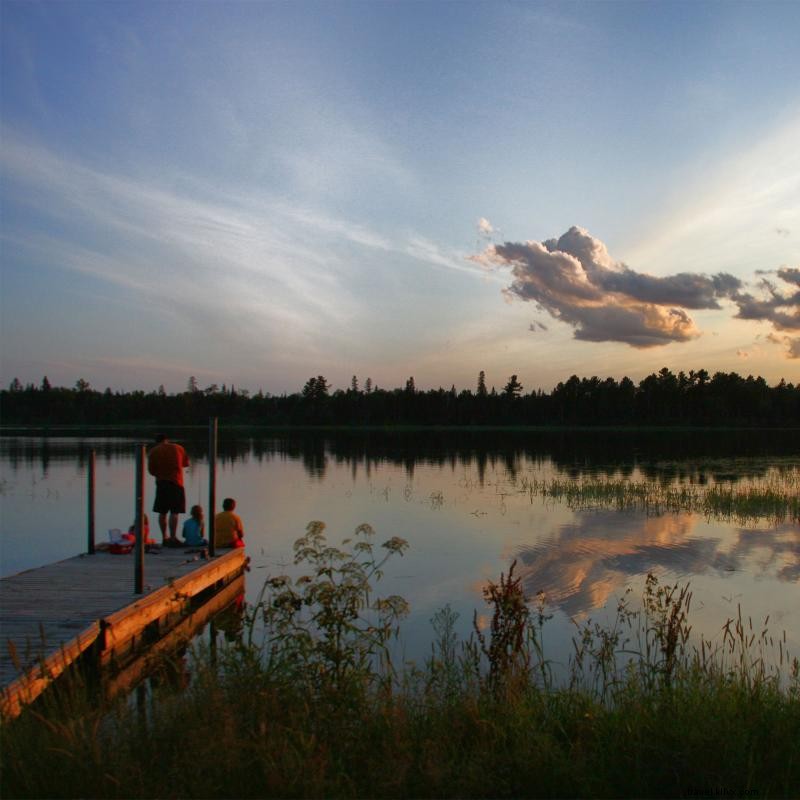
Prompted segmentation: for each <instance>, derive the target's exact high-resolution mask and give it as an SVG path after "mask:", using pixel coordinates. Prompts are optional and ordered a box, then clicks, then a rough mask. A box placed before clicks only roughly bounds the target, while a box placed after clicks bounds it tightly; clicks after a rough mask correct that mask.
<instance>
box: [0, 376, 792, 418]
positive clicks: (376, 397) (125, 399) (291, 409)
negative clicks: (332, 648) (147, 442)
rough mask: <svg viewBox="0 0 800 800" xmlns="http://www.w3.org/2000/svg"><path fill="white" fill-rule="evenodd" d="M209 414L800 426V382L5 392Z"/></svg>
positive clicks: (124, 413) (113, 414)
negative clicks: (278, 391)
mask: <svg viewBox="0 0 800 800" xmlns="http://www.w3.org/2000/svg"><path fill="white" fill-rule="evenodd" d="M209 417H218V418H219V419H220V420H221V421H224V422H226V423H228V424H241V425H264V426H280V427H283V426H316V425H326V426H465V427H471V426H537V427H538V426H544V427H551V426H552V427H559V426H623V427H625V426H630V427H637V426H702V427H740V426H748V427H796V426H797V425H798V423H799V422H800V384H797V385H794V384H792V383H787V382H786V381H785V380H781V381H780V382H779V383H778V384H776V385H774V386H770V385H768V384H767V382H766V381H765V380H764V378H762V377H753V376H752V375H748V376H747V377H746V378H745V377H742V376H741V375H738V374H737V373H735V372H731V373H725V372H717V373H715V374H714V375H709V373H708V372H707V371H706V370H703V369H701V370H697V371H694V370H691V371H690V372H689V373H688V374H687V373H684V372H683V371H681V372H679V373H678V374H677V375H675V374H674V373H673V372H672V371H670V370H669V369H667V368H666V367H664V368H663V369H661V370H660V371H658V372H657V373H652V374H650V375H648V376H647V377H646V378H644V379H643V380H641V381H640V382H639V383H638V385H637V384H635V383H634V382H633V381H632V380H631V379H630V378H627V377H623V378H622V379H621V380H616V379H614V378H610V377H609V378H605V379H601V378H598V377H596V376H593V377H591V378H579V377H578V376H577V375H573V376H571V377H570V378H569V379H568V380H566V381H563V382H560V383H559V384H558V385H557V386H556V387H555V388H553V390H552V391H550V392H549V393H548V392H544V391H542V390H541V389H538V390H535V391H531V392H529V393H525V390H524V387H523V385H522V384H521V383H520V381H519V380H518V377H517V376H516V375H511V376H510V377H509V378H508V381H507V382H506V384H505V385H504V386H502V387H501V388H500V389H499V390H498V389H496V388H495V387H494V386H493V387H491V388H488V387H487V384H486V379H485V373H484V372H483V371H481V372H480V373H479V375H478V377H477V380H476V384H475V389H474V390H469V389H463V390H461V391H456V388H455V386H451V388H450V389H444V388H439V389H428V390H419V389H417V388H416V386H415V383H414V378H413V377H411V378H409V379H408V380H407V381H406V383H405V386H404V387H402V388H394V389H383V388H380V387H378V386H377V385H375V384H373V382H372V380H371V379H370V378H367V379H366V381H365V382H364V385H363V387H362V386H360V385H359V381H358V378H357V377H356V376H353V378H352V381H351V383H350V386H349V387H348V388H347V389H333V388H332V386H331V384H330V383H329V382H328V381H327V380H326V378H325V377H324V376H322V375H318V376H315V377H311V378H309V379H308V381H306V383H305V385H304V386H303V387H302V389H301V390H300V391H298V392H295V393H292V394H281V395H272V394H269V393H264V392H262V391H259V392H258V393H255V394H251V393H250V392H249V391H247V390H245V389H237V388H236V387H235V386H233V385H231V386H230V387H227V386H226V385H225V384H223V385H222V386H221V387H220V386H218V385H216V384H212V385H210V386H207V387H205V388H201V387H200V386H199V385H198V383H197V380H196V379H195V378H194V377H190V378H189V380H188V383H187V386H186V389H185V391H183V392H178V393H174V394H168V393H167V392H166V391H165V389H164V387H163V386H159V387H158V389H156V390H154V391H149V392H145V391H142V390H136V391H130V392H119V391H116V392H114V391H112V390H111V389H110V388H107V389H105V391H98V390H96V389H94V388H92V386H91V385H90V384H89V383H88V382H87V381H86V380H84V379H82V378H80V379H78V380H77V381H76V382H75V384H74V386H72V387H63V386H62V387H56V386H53V385H51V383H50V381H49V380H48V379H47V377H44V378H43V379H42V381H41V384H40V385H38V386H37V385H35V384H33V383H29V384H28V385H26V386H23V384H22V383H21V382H20V381H19V380H18V379H16V378H15V379H14V380H13V381H12V382H11V384H10V385H9V387H8V389H4V390H2V391H0V423H2V425H3V426H5V427H9V426H38V427H42V426H44V427H47V426H54V425H70V426H72V425H79V426H80V425H104V426H113V425H120V424H123V425H127V424H136V425H151V424H152V425H171V426H178V425H203V424H205V423H206V422H207V421H208V419H209Z"/></svg>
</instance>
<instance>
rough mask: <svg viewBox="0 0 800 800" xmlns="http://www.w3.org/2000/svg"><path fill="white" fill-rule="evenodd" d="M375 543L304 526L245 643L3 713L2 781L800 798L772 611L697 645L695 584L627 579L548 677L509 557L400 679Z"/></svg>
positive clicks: (90, 790) (396, 611) (26, 791)
mask: <svg viewBox="0 0 800 800" xmlns="http://www.w3.org/2000/svg"><path fill="white" fill-rule="evenodd" d="M372 539H373V533H372V531H371V529H369V527H368V526H360V527H359V529H358V530H357V531H356V534H355V536H354V538H353V540H351V541H349V542H348V541H345V542H343V543H342V545H341V547H338V548H336V547H331V546H330V545H329V544H328V543H327V541H326V539H325V537H324V534H323V526H322V524H321V523H311V524H310V525H309V527H308V530H307V532H306V535H305V536H304V537H302V538H301V539H300V540H298V542H297V543H296V546H295V554H296V560H297V563H298V565H303V566H304V567H305V568H306V569H305V571H306V573H307V574H306V575H304V576H302V577H301V578H300V579H299V580H293V581H290V580H289V579H288V578H281V577H279V578H274V579H271V580H270V581H268V582H267V585H266V587H265V590H264V594H263V596H262V597H261V599H260V600H259V602H258V604H257V605H256V607H255V608H254V609H251V612H250V617H249V622H250V626H249V632H248V637H246V638H245V640H244V641H243V642H241V643H239V644H235V645H230V646H228V647H227V648H221V649H220V650H219V651H218V650H217V649H211V648H210V649H208V650H207V651H198V653H197V654H196V657H195V659H194V661H193V672H192V679H191V681H190V683H189V685H188V686H186V687H184V688H182V689H180V690H176V689H175V688H172V687H171V684H170V683H169V682H168V681H160V682H159V683H158V684H157V685H156V686H155V687H154V688H153V687H151V692H150V695H149V699H148V701H147V703H146V704H145V705H141V704H139V703H133V702H123V703H117V704H114V705H113V706H110V707H108V706H105V705H103V704H102V703H98V702H97V701H96V699H95V698H93V697H92V695H91V693H90V692H88V691H83V690H82V689H81V687H80V686H78V687H77V688H75V690H73V691H68V692H66V693H64V692H61V693H59V694H54V695H52V696H51V697H50V698H49V699H48V700H47V702H46V703H45V705H43V706H40V707H39V708H37V709H30V710H28V711H27V712H26V713H24V714H23V715H22V716H21V717H20V718H19V719H18V720H16V721H13V722H6V723H5V724H4V725H3V726H2V730H1V735H2V749H1V751H0V759H1V760H2V763H1V765H2V769H3V794H4V796H8V797H104V798H126V797H187V798H188V797H202V798H209V797H243V798H248V797H262V798H266V797H288V798H294V797H298V798H299V797H302V798H306V797H331V798H340V797H341V798H352V797H363V796H368V797H376V798H383V797H387V798H388V797H419V798H427V797H433V798H449V797H680V796H687V794H689V793H698V792H700V793H703V794H705V795H709V796H712V795H713V796H736V795H737V794H741V795H743V794H744V793H747V796H755V797H794V796H796V789H797V786H798V785H800V759H798V758H797V752H796V743H797V741H798V737H800V674H799V673H800V667H799V666H798V662H797V660H796V659H795V660H789V658H788V655H785V654H784V651H783V649H780V644H781V643H780V642H779V649H780V659H779V664H778V665H774V662H771V661H770V660H769V658H768V649H769V647H771V645H772V642H771V639H770V637H769V634H768V633H767V628H766V625H767V622H768V620H767V621H765V623H764V630H762V631H761V633H757V632H755V631H754V630H753V626H752V624H751V622H750V621H749V620H748V619H746V618H744V617H743V616H742V614H741V612H739V614H738V616H737V618H736V619H733V620H731V621H730V623H729V625H728V626H727V628H726V630H725V631H724V632H723V635H722V638H721V640H720V641H716V642H713V643H712V642H711V641H709V640H705V639H702V640H701V641H700V643H699V645H694V644H693V643H692V640H691V638H690V635H689V633H690V628H689V623H688V614H689V608H690V601H691V595H690V592H689V590H688V587H687V586H679V585H674V586H670V585H661V584H660V583H659V582H658V581H657V580H656V578H655V577H654V576H650V577H649V578H648V580H647V583H646V585H645V588H644V593H643V596H642V604H641V607H639V608H635V609H632V608H631V607H630V602H631V601H630V596H629V595H626V596H625V597H624V598H622V600H621V601H620V603H619V606H618V608H617V615H616V618H615V619H614V620H613V621H612V622H611V624H610V625H608V626H603V625H600V624H598V623H595V622H592V621H591V620H587V621H586V622H585V623H584V624H583V625H582V626H581V628H580V629H579V634H578V636H577V637H576V641H575V656H574V658H573V662H572V668H571V677H570V679H569V680H568V681H567V683H566V684H565V685H562V686H556V685H555V684H554V682H552V680H548V681H543V679H542V677H543V675H544V674H549V673H547V672H546V670H545V672H543V671H542V670H543V668H544V667H546V665H547V662H546V661H545V660H544V653H543V648H542V627H543V626H544V625H545V624H546V622H547V619H548V616H547V614H546V613H545V611H546V608H545V605H544V600H543V598H542V597H541V596H539V597H538V598H535V602H534V603H533V604H532V603H531V602H529V598H526V597H525V596H524V593H523V589H522V585H521V583H520V581H519V579H518V578H516V577H515V576H514V567H513V565H512V567H511V568H510V569H509V571H508V575H501V576H500V580H499V582H497V583H494V582H490V583H489V584H488V585H487V587H486V591H485V592H484V598H485V600H486V602H487V604H488V606H489V608H490V612H491V614H490V617H491V623H490V624H489V626H488V627H487V629H486V630H485V631H484V630H483V629H479V628H477V627H476V632H475V634H474V635H473V636H472V637H470V639H469V640H468V641H466V642H459V640H458V638H457V636H456V634H455V623H456V615H455V614H454V613H453V612H452V610H451V609H450V608H449V607H445V608H444V609H443V610H442V611H440V612H439V613H438V614H436V615H435V616H434V618H433V620H432V624H433V627H434V632H435V634H436V640H435V642H434V645H433V648H432V652H431V657H430V659H429V660H428V661H427V663H426V664H425V666H424V668H422V669H416V668H415V669H409V670H406V671H404V672H403V673H401V674H400V675H396V674H395V673H393V672H392V671H391V670H389V672H388V673H387V669H386V668H387V660H386V659H385V658H384V657H383V654H384V653H385V651H386V645H387V644H388V642H389V639H390V638H391V637H392V636H393V635H394V633H395V625H396V622H397V619H398V618H399V617H400V616H401V615H402V613H403V612H404V610H405V606H404V604H403V603H402V602H401V601H400V600H399V599H398V598H387V599H386V600H383V601H380V600H374V599H372V583H373V582H375V581H376V580H378V579H379V577H380V574H381V570H382V565H383V563H384V562H385V560H386V558H388V557H391V556H392V555H393V554H395V553H402V552H403V550H404V549H405V546H406V545H405V543H404V542H402V540H399V539H391V540H389V542H387V543H385V553H384V554H381V557H380V558H379V557H378V556H377V555H376V551H375V549H374V545H373V543H372ZM348 548H349V549H348ZM259 635H260V636H261V637H262V638H261V639H259ZM215 653H216V656H215V655H214V654H215ZM770 664H773V666H769V665H770ZM786 666H788V667H789V670H788V674H787V673H786V671H785V667H786ZM779 668H780V669H779ZM781 669H782V670H783V672H781V671H780V670H781Z"/></svg>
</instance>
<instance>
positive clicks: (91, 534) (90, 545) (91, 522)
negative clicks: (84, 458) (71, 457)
mask: <svg viewBox="0 0 800 800" xmlns="http://www.w3.org/2000/svg"><path fill="white" fill-rule="evenodd" d="M94 473H95V451H94V450H90V451H89V470H88V474H89V477H88V482H89V515H88V520H87V528H88V530H87V534H88V540H89V541H88V543H87V546H86V552H87V553H88V554H89V555H90V556H91V555H94Z"/></svg>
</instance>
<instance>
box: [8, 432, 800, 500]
mask: <svg viewBox="0 0 800 800" xmlns="http://www.w3.org/2000/svg"><path fill="white" fill-rule="evenodd" d="M173 437H174V439H175V441H180V442H181V443H182V444H183V445H184V446H185V447H186V449H187V451H188V453H189V456H190V458H192V459H193V460H194V461H195V462H196V463H199V462H202V461H206V460H207V458H208V440H207V436H206V433H205V431H199V430H197V429H190V430H183V431H175V432H174V433H173ZM152 439H153V434H152V433H151V432H136V433H130V432H129V433H127V435H117V436H114V437H100V436H96V437H85V436H75V437H66V436H58V437H50V436H13V437H0V458H2V460H3V461H4V462H5V463H7V464H8V465H9V466H10V467H11V469H12V470H14V471H16V470H17V469H19V468H20V466H23V465H24V466H26V467H28V468H30V467H33V466H40V467H41V469H42V471H43V472H44V473H45V474H46V473H47V470H48V468H49V466H50V464H51V463H54V462H62V463H63V462H67V461H69V462H74V461H76V460H77V462H78V464H79V465H81V466H83V464H84V462H85V460H86V458H87V457H88V454H89V451H90V450H92V449H94V450H96V452H97V457H98V459H99V460H101V461H105V462H106V463H111V462H112V461H114V460H116V459H119V458H131V459H132V458H134V454H135V450H136V445H137V444H143V443H145V444H149V443H150V442H151V441H152ZM798 454H800V430H796V431H772V430H766V431H764V430H762V431H753V430H745V431H726V432H719V431H663V432H646V433H642V432H637V433H632V432H626V431H603V430H599V431H547V432H545V431H508V430H500V431H485V430H483V431H481V430H476V431H471V430H466V431H455V432H454V431H447V430H431V431H424V432H420V431H415V432H392V431H347V432H336V433H327V432H326V433H321V432H319V431H304V432H284V433H264V432H263V431H262V432H258V433H252V432H247V431H242V430H227V429H223V430H221V434H220V439H219V446H218V458H219V460H220V462H221V463H222V464H223V465H224V464H226V463H227V464H234V463H237V462H241V463H246V462H248V461H250V460H255V461H256V462H258V463H262V462H264V461H271V460H274V459H288V460H298V461H300V462H301V463H302V464H303V467H304V469H305V471H306V473H307V475H308V476H309V477H311V478H314V479H317V480H323V479H324V478H325V477H326V475H327V474H328V471H329V469H330V468H331V465H336V466H341V465H343V464H347V465H349V466H350V467H351V471H352V474H353V476H355V475H356V474H357V472H359V471H362V470H363V471H364V472H365V473H366V474H367V475H370V474H371V472H372V471H373V470H374V468H375V467H376V466H378V465H381V464H391V465H394V466H398V467H402V468H403V469H404V471H405V473H406V475H407V476H408V477H409V478H411V477H413V475H414V472H415V469H416V468H417V467H418V466H420V465H426V466H431V465H433V466H440V467H444V466H449V467H450V468H451V469H452V470H456V469H464V468H467V467H469V468H470V469H471V468H472V467H473V465H474V467H475V469H476V472H477V480H478V482H479V483H480V485H481V486H482V485H483V482H484V480H485V477H486V474H487V471H494V470H496V469H497V467H498V466H502V467H503V468H504V469H505V470H506V472H507V473H508V476H509V478H510V480H512V481H513V480H514V479H515V478H516V476H517V475H518V474H519V472H520V470H521V469H523V468H525V467H528V466H531V465H533V466H538V465H541V464H542V463H544V462H549V463H550V464H552V465H553V467H554V468H555V470H556V471H557V472H558V473H560V474H563V475H565V476H568V477H574V478H579V477H592V476H596V477H609V478H610V477H617V478H627V477H631V476H632V475H633V474H634V473H636V472H638V473H639V474H640V475H642V476H643V477H645V478H647V479H651V480H659V481H663V482H670V481H673V480H679V481H684V482H687V483H696V484H700V485H704V484H706V483H708V482H710V481H714V482H721V481H734V480H738V479H740V478H742V477H750V478H757V477H763V476H764V475H765V474H766V472H767V470H768V469H769V468H770V467H771V466H772V467H774V466H775V465H776V459H777V460H780V459H788V460H789V462H790V463H791V464H794V465H797V464H800V455H798Z"/></svg>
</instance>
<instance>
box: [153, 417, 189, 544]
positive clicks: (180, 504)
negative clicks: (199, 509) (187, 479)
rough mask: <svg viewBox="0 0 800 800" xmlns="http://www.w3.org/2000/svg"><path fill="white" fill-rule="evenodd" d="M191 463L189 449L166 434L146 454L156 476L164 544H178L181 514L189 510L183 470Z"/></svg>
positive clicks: (157, 439) (157, 507)
mask: <svg viewBox="0 0 800 800" xmlns="http://www.w3.org/2000/svg"><path fill="white" fill-rule="evenodd" d="M188 466H189V456H187V455H186V451H185V450H184V449H183V448H182V447H181V446H180V445H179V444H175V443H174V442H170V441H169V440H168V439H167V437H166V436H164V434H163V433H159V434H158V435H157V436H156V444H155V446H154V447H153V448H152V449H151V450H150V452H149V453H148V455H147V470H148V472H149V473H150V474H151V475H153V476H154V477H155V479H156V499H155V502H154V503H153V511H155V512H157V513H158V525H159V527H160V528H161V539H162V544H163V545H164V546H165V547H179V546H180V542H179V540H178V536H177V531H178V514H184V513H186V492H185V491H184V489H183V470H184V469H185V468H186V467H188ZM167 514H169V539H167Z"/></svg>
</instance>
